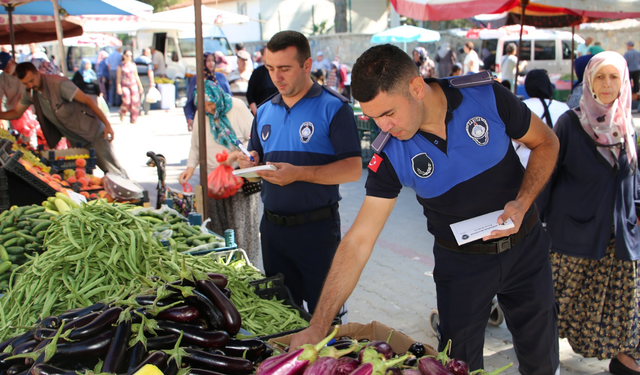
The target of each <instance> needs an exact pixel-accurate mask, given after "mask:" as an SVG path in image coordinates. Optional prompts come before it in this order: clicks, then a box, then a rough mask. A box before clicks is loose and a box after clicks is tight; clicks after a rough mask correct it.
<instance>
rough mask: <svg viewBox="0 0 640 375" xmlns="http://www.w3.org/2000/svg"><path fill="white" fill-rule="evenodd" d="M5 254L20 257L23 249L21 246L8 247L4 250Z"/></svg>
mask: <svg viewBox="0 0 640 375" xmlns="http://www.w3.org/2000/svg"><path fill="white" fill-rule="evenodd" d="M6 250H7V254H9V256H11V255H20V254H22V253H24V247H22V246H9V247H7V248H6Z"/></svg>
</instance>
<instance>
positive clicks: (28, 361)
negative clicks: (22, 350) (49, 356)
mask: <svg viewBox="0 0 640 375" xmlns="http://www.w3.org/2000/svg"><path fill="white" fill-rule="evenodd" d="M51 341H52V340H51V339H44V340H42V341H40V342H39V343H38V345H36V347H35V348H33V351H34V352H36V351H38V350H40V349H44V348H45V347H46V346H47V345H49V343H50V342H51ZM58 342H60V341H59V339H58ZM45 355H46V353H45V352H44V351H43V352H42V353H40V355H39V356H38V358H36V359H35V360H34V359H31V358H25V359H24V364H25V365H27V366H29V367H31V366H33V365H34V364H39V363H43V362H44V357H45Z"/></svg>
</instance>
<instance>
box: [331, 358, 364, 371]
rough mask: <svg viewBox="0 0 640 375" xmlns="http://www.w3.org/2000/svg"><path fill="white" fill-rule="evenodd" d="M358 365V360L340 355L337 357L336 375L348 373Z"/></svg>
mask: <svg viewBox="0 0 640 375" xmlns="http://www.w3.org/2000/svg"><path fill="white" fill-rule="evenodd" d="M358 366H360V361H358V360H357V359H355V358H351V357H342V358H339V359H338V368H337V369H336V375H349V374H350V373H351V372H352V371H353V370H355V369H357V368H358Z"/></svg>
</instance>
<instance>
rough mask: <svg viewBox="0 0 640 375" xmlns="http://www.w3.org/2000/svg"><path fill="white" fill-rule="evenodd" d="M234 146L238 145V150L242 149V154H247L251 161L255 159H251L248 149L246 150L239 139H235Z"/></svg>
mask: <svg viewBox="0 0 640 375" xmlns="http://www.w3.org/2000/svg"><path fill="white" fill-rule="evenodd" d="M236 146H238V148H239V149H240V151H242V153H243V154H245V155H247V156H248V157H249V159H251V161H255V160H253V156H251V154H250V153H249V150H247V148H246V147H244V145H243V144H242V142H240V141H239V140H237V139H236Z"/></svg>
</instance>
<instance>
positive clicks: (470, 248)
mask: <svg viewBox="0 0 640 375" xmlns="http://www.w3.org/2000/svg"><path fill="white" fill-rule="evenodd" d="M537 223H538V208H537V207H536V206H535V205H534V206H533V210H532V212H531V214H530V215H529V217H528V218H525V220H524V222H523V223H522V225H521V226H520V230H519V231H518V232H517V233H514V234H512V235H510V236H509V237H504V238H498V239H497V240H492V241H489V242H480V243H469V244H465V245H462V246H460V245H458V243H457V242H456V241H448V240H444V239H441V238H436V243H437V244H438V245H440V246H442V247H444V248H445V249H447V250H451V251H456V252H459V253H467V254H499V253H501V252H503V251H507V250H509V249H511V248H512V247H514V246H515V245H516V244H517V243H518V242H520V241H521V240H522V239H523V238H524V237H525V236H526V235H527V234H529V232H531V230H532V229H533V227H535V225H536V224H537Z"/></svg>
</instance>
